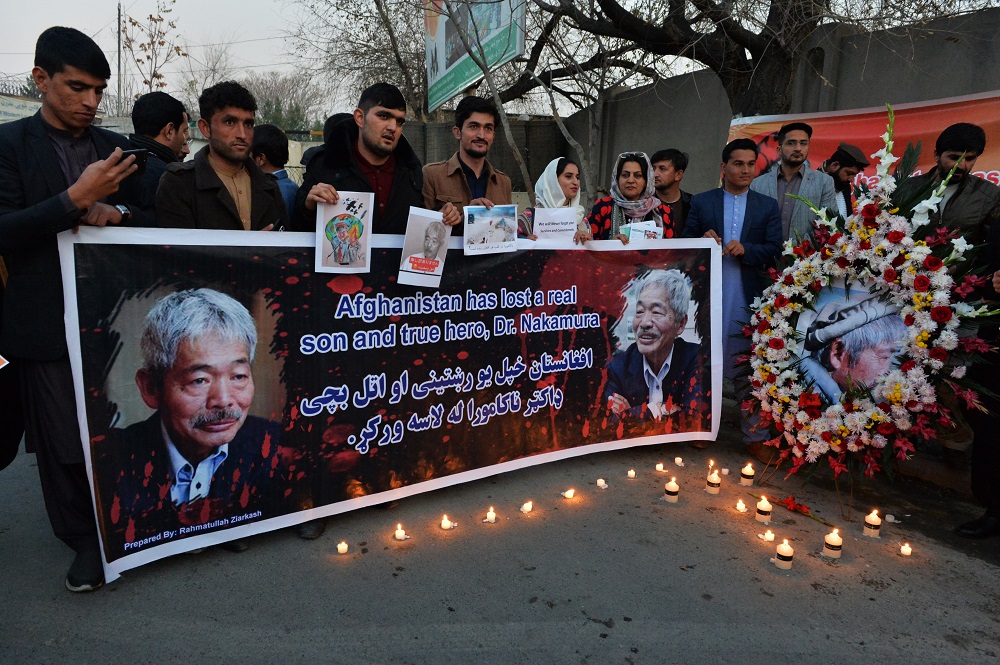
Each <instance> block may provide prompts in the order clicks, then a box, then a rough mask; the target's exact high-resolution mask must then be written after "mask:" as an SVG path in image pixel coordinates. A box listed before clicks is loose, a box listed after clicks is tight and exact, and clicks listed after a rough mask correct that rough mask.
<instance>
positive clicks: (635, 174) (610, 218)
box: [585, 152, 674, 244]
mask: <svg viewBox="0 0 1000 665" xmlns="http://www.w3.org/2000/svg"><path fill="white" fill-rule="evenodd" d="M655 191H656V190H655V189H654V187H653V167H652V166H650V164H649V157H647V156H646V153H643V152H625V153H622V154H621V155H618V160H617V161H616V162H615V168H614V172H613V176H612V181H611V196H605V197H604V198H601V199H598V200H597V203H595V204H594V207H593V209H592V210H591V211H590V214H589V215H588V216H587V222H588V223H589V224H590V233H591V236H592V237H593V238H596V239H597V240H608V239H611V238H618V239H619V240H621V241H622V243H624V244H628V235H626V230H625V229H622V227H623V226H625V225H627V224H633V223H635V222H644V221H652V222H655V224H656V227H657V229H658V233H659V237H661V238H673V237H674V223H673V221H672V220H671V219H670V209H669V208H667V207H666V206H664V205H663V204H662V203H661V202H660V199H658V198H657V197H656V193H655ZM585 239H587V240H589V239H590V238H585Z"/></svg>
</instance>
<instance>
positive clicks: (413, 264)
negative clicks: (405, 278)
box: [402, 221, 448, 275]
mask: <svg viewBox="0 0 1000 665" xmlns="http://www.w3.org/2000/svg"><path fill="white" fill-rule="evenodd" d="M447 244H448V227H447V226H445V225H444V224H443V223H441V222H437V221H434V222H431V223H430V224H428V225H427V228H426V229H424V246H423V252H422V253H420V254H411V255H410V256H408V257H406V260H404V261H403V265H402V268H403V270H410V271H412V272H421V273H429V274H432V275H440V274H441V272H442V268H443V266H442V262H441V256H440V254H441V248H442V247H445V249H447Z"/></svg>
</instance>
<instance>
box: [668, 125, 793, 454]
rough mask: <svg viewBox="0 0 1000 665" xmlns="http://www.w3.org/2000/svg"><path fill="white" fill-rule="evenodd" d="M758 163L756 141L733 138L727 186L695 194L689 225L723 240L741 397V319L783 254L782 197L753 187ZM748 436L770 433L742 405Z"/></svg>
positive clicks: (725, 310) (726, 308) (728, 356)
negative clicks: (757, 428) (756, 425)
mask: <svg viewBox="0 0 1000 665" xmlns="http://www.w3.org/2000/svg"><path fill="white" fill-rule="evenodd" d="M756 164H757V144H755V143H754V142H753V141H752V140H750V139H735V140H733V141H730V142H729V143H728V144H727V145H726V147H725V149H723V151H722V187H720V188H718V189H713V190H709V191H707V192H703V193H701V194H698V195H697V196H694V197H692V198H691V212H689V213H688V218H687V223H686V225H685V227H684V236H685V237H687V238H712V239H713V240H715V241H716V242H718V243H719V244H720V245H722V282H723V284H725V285H726V288H724V289H723V290H722V293H721V294H720V295H721V296H722V351H723V357H724V360H723V363H724V365H723V376H724V377H725V378H729V379H738V378H739V380H737V381H736V384H737V385H736V391H737V392H736V394H737V397H738V398H740V399H742V398H744V397H745V396H746V394H747V390H748V388H749V384H748V383H747V382H746V381H745V380H744V379H742V377H737V364H738V360H739V357H740V356H741V355H743V354H746V353H748V352H749V348H750V347H749V341H748V340H747V339H746V338H745V337H743V335H742V332H741V328H742V323H744V322H746V321H749V320H750V313H749V312H748V311H747V308H748V307H749V305H750V303H751V302H753V300H754V298H757V297H759V296H760V295H761V293H763V291H764V289H765V288H767V286H768V285H769V284H770V280H768V278H767V275H766V274H765V270H766V269H767V268H769V267H771V266H772V265H774V262H775V259H776V258H777V257H778V255H779V254H780V253H781V215H780V213H779V211H778V204H777V202H776V201H775V200H774V199H773V198H770V197H768V196H764V195H763V194H758V193H757V192H754V191H753V190H751V189H750V183H751V182H753V176H754V173H755V171H756ZM740 414H741V421H742V424H743V437H744V440H745V441H746V442H747V443H752V442H756V441H760V440H762V439H763V438H765V437H766V432H759V431H754V428H753V425H754V423H755V422H756V418H754V417H750V414H748V413H747V411H746V410H745V409H741V410H740Z"/></svg>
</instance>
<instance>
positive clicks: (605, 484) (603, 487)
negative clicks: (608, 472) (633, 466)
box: [597, 478, 608, 490]
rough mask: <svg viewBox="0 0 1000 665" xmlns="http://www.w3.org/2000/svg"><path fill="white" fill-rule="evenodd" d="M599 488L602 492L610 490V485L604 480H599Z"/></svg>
mask: <svg viewBox="0 0 1000 665" xmlns="http://www.w3.org/2000/svg"><path fill="white" fill-rule="evenodd" d="M597 486H598V487H600V488H601V489H602V490H606V489H608V484H607V483H606V482H604V478H598V479H597Z"/></svg>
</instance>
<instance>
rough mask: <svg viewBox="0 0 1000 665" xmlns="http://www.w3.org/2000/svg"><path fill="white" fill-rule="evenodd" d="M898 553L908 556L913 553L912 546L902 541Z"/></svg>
mask: <svg viewBox="0 0 1000 665" xmlns="http://www.w3.org/2000/svg"><path fill="white" fill-rule="evenodd" d="M899 553H900V554H902V555H903V556H910V555H911V554H913V548H912V547H910V544H909V543H903V546H902V547H900V548H899Z"/></svg>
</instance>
